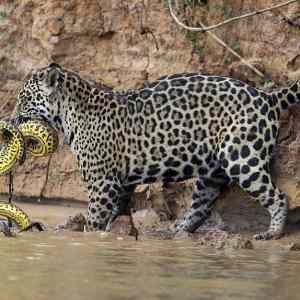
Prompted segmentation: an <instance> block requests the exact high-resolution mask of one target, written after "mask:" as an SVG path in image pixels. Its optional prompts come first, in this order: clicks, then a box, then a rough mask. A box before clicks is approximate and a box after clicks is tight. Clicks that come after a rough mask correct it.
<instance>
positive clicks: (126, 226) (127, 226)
mask: <svg viewBox="0 0 300 300" xmlns="http://www.w3.org/2000/svg"><path fill="white" fill-rule="evenodd" d="M110 232H111V233H115V234H121V235H129V234H130V232H131V222H130V216H119V217H117V218H116V220H115V221H114V222H113V223H112V226H111V230H110Z"/></svg>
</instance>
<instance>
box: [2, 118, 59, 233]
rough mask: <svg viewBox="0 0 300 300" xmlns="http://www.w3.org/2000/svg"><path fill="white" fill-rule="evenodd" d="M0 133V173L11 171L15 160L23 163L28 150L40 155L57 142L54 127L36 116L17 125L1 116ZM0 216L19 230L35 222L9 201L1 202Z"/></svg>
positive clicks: (48, 152) (53, 146)
mask: <svg viewBox="0 0 300 300" xmlns="http://www.w3.org/2000/svg"><path fill="white" fill-rule="evenodd" d="M0 137H1V140H2V148H1V149H0V175H5V174H7V173H9V172H11V171H12V169H13V168H14V167H15V166H16V164H17V162H19V163H20V164H22V163H23V162H24V160H25V154H26V153H27V152H28V153H30V154H31V155H32V156H38V157H41V156H46V155H48V154H51V153H53V152H55V150H56V149H57V146H58V136H57V133H56V131H55V130H54V129H53V128H52V127H50V126H49V125H48V124H47V123H45V122H42V121H37V120H29V121H27V122H24V123H21V124H20V125H19V126H18V127H16V126H14V125H13V124H11V123H10V122H7V121H3V120H2V121H0ZM0 216H4V217H7V218H9V219H11V220H12V221H13V222H14V223H15V224H16V225H17V226H18V227H19V229H20V230H21V231H22V230H27V229H28V228H30V227H32V226H33V225H35V224H37V223H31V222H30V219H29V217H28V216H27V214H26V213H25V212H24V211H23V210H21V209H20V208H19V207H17V206H16V205H14V204H12V203H8V202H0Z"/></svg>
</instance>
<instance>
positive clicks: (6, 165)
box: [0, 120, 58, 175]
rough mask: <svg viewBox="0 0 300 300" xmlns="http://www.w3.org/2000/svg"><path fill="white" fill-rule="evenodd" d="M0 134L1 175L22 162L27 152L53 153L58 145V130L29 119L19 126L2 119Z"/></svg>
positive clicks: (33, 154) (36, 153) (42, 154)
mask: <svg viewBox="0 0 300 300" xmlns="http://www.w3.org/2000/svg"><path fill="white" fill-rule="evenodd" d="M0 134H1V137H2V141H3V146H2V148H1V150H0V175H4V174H7V173H8V172H9V171H11V170H12V168H13V167H14V166H15V165H16V162H18V161H19V162H21V161H22V160H23V158H24V155H25V152H29V153H30V154H31V155H32V156H45V155H48V154H51V153H53V152H54V151H55V150H56V149H57V146H58V136H57V133H56V131H55V130H54V129H53V128H52V127H50V126H49V125H48V124H47V123H45V122H42V121H37V120H29V121H27V122H24V123H21V124H20V125H19V126H18V127H15V126H13V125H12V124H11V123H9V122H6V121H0Z"/></svg>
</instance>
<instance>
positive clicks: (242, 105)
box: [15, 63, 300, 240]
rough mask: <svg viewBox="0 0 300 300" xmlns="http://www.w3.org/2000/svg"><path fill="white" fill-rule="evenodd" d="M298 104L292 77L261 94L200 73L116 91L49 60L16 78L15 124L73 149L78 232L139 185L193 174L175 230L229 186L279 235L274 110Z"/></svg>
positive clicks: (192, 222)
mask: <svg viewBox="0 0 300 300" xmlns="http://www.w3.org/2000/svg"><path fill="white" fill-rule="evenodd" d="M299 102H300V82H299V81H295V82H293V83H292V84H291V85H289V86H287V87H283V88H280V89H278V90H276V91H272V92H266V91H263V90H260V89H257V88H254V87H252V86H250V85H248V84H246V83H244V82H242V81H239V80H236V79H233V78H228V77H223V76H208V75H202V74H199V73H182V74H173V75H167V76H164V77H161V78H159V79H157V80H154V81H153V82H148V83H147V84H145V85H144V86H142V87H141V88H137V89H132V90H127V91H116V90H113V89H109V88H106V87H103V86H100V85H98V84H96V83H94V82H91V81H89V80H85V79H83V78H81V77H80V76H79V75H78V74H77V73H75V72H72V71H69V70H67V69H65V68H63V67H62V66H60V65H58V64H56V63H51V64H49V65H48V66H46V67H44V68H41V69H38V70H36V71H34V72H33V73H32V74H31V75H30V77H29V78H28V79H27V80H25V82H24V85H23V87H22V89H21V91H20V93H19V96H18V99H17V104H16V116H15V119H16V122H18V123H22V122H24V121H25V120H28V119H36V120H39V119H40V120H43V121H45V122H48V123H49V124H50V125H51V126H53V127H54V128H55V129H56V130H57V131H60V132H62V133H63V135H64V137H65V140H66V142H67V144H68V145H69V146H70V148H71V150H72V151H73V152H74V153H75V155H76V158H77V162H78V166H79V169H80V172H81V175H82V178H83V181H84V182H85V184H86V186H87V190H88V197H89V205H88V215H87V230H91V231H97V230H108V229H109V228H110V225H111V220H112V218H113V217H115V216H116V215H117V214H118V213H120V211H121V210H122V209H124V207H126V205H127V204H128V202H129V201H130V198H131V195H132V194H133V192H134V189H135V187H136V186H137V185H139V184H150V183H154V182H157V181H162V182H164V183H168V182H179V181H183V180H186V179H189V178H195V188H194V192H193V195H192V202H191V207H190V209H189V210H188V211H187V212H186V214H185V216H184V218H183V219H182V220H181V221H180V222H178V224H177V226H176V227H175V229H174V232H175V233H177V232H180V231H187V232H194V231H195V230H197V228H198V227H199V226H201V225H202V224H203V223H204V222H205V220H207V219H208V217H209V216H210V214H211V211H212V209H213V207H214V204H215V202H216V200H217V198H218V196H219V195H220V193H221V191H222V190H223V189H224V188H225V187H226V186H228V185H231V184H237V185H239V186H240V187H241V188H242V189H243V190H244V191H246V192H248V193H249V194H250V195H251V196H252V197H253V198H254V199H256V200H257V201H259V203H260V204H261V205H262V206H263V207H264V208H265V209H267V211H268V212H269V214H270V216H271V219H270V225H269V228H268V230H267V231H265V232H260V233H257V234H256V235H255V236H254V238H255V239H262V240H267V239H274V238H279V237H281V236H282V234H283V230H284V225H285V222H286V218H287V213H288V200H287V196H286V195H285V194H284V193H283V192H282V191H280V190H279V189H278V187H277V186H276V185H275V184H274V183H273V181H272V178H271V174H270V159H271V158H272V155H273V154H274V148H275V145H276V141H277V137H278V131H279V127H280V115H281V114H282V112H283V111H285V110H287V109H289V108H290V107H291V106H293V105H295V104H297V103H299Z"/></svg>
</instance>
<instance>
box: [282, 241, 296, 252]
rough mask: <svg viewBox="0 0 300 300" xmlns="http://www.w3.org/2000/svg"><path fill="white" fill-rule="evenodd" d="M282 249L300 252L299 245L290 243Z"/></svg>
mask: <svg viewBox="0 0 300 300" xmlns="http://www.w3.org/2000/svg"><path fill="white" fill-rule="evenodd" d="M282 248H283V249H285V250H289V251H300V243H298V242H291V243H289V244H287V245H284V246H282Z"/></svg>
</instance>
